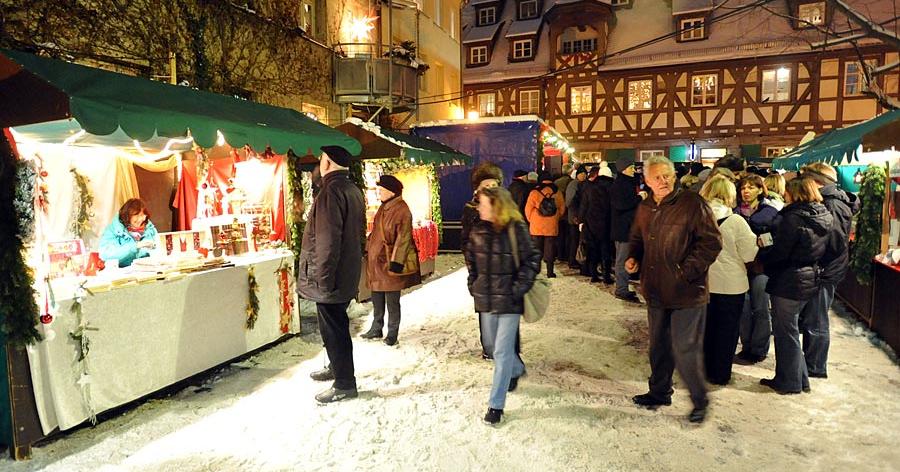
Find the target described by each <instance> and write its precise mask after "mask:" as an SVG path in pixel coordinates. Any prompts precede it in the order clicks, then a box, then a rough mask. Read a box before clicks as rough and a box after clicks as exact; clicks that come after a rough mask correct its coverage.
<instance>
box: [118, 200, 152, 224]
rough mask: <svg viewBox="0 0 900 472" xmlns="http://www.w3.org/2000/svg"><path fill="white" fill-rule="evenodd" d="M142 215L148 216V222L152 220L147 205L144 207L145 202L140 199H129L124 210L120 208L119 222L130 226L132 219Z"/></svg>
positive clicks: (123, 206)
mask: <svg viewBox="0 0 900 472" xmlns="http://www.w3.org/2000/svg"><path fill="white" fill-rule="evenodd" d="M141 213H143V214H145V215H147V219H148V220H149V219H150V210H148V209H147V205H144V201H143V200H141V199H140V198H129V199H128V201H127V202H125V204H124V205H122V208H119V221H121V222H122V224H123V225H125V226H128V224H129V223H131V217H132V216H134V215H140V214H141Z"/></svg>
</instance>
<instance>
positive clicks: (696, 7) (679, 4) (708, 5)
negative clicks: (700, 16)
mask: <svg viewBox="0 0 900 472" xmlns="http://www.w3.org/2000/svg"><path fill="white" fill-rule="evenodd" d="M712 8H713V0H672V14H673V15H683V14H685V13H695V12H700V11H708V10H712Z"/></svg>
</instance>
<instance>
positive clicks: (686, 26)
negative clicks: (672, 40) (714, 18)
mask: <svg viewBox="0 0 900 472" xmlns="http://www.w3.org/2000/svg"><path fill="white" fill-rule="evenodd" d="M680 26H681V27H680V28H679V31H680V34H679V35H678V37H679V39H681V41H696V40H698V39H705V38H706V21H705V20H704V19H703V18H685V19H683V20H681V22H680Z"/></svg>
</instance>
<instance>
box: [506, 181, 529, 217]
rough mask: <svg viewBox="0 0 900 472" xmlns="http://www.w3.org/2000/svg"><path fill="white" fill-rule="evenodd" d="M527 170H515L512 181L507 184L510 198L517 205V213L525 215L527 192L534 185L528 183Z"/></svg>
mask: <svg viewBox="0 0 900 472" xmlns="http://www.w3.org/2000/svg"><path fill="white" fill-rule="evenodd" d="M527 178H528V172H527V171H524V170H517V171H515V172H514V173H513V179H512V182H511V183H510V184H509V189H508V190H509V193H510V194H511V195H512V199H513V201H514V202H516V205H518V206H519V213H521V214H522V216H525V202H527V201H528V194H529V193H531V190H532V189H533V188H534V185H532V184H530V183H528V181H527V180H526V179H527Z"/></svg>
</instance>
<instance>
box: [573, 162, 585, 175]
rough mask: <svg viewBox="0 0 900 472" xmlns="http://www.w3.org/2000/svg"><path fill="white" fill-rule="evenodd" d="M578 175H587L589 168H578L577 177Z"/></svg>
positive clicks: (581, 166)
mask: <svg viewBox="0 0 900 472" xmlns="http://www.w3.org/2000/svg"><path fill="white" fill-rule="evenodd" d="M578 174H587V167H585V166H584V164H582V165H580V166H578V169H577V170H576V171H575V175H578Z"/></svg>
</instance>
